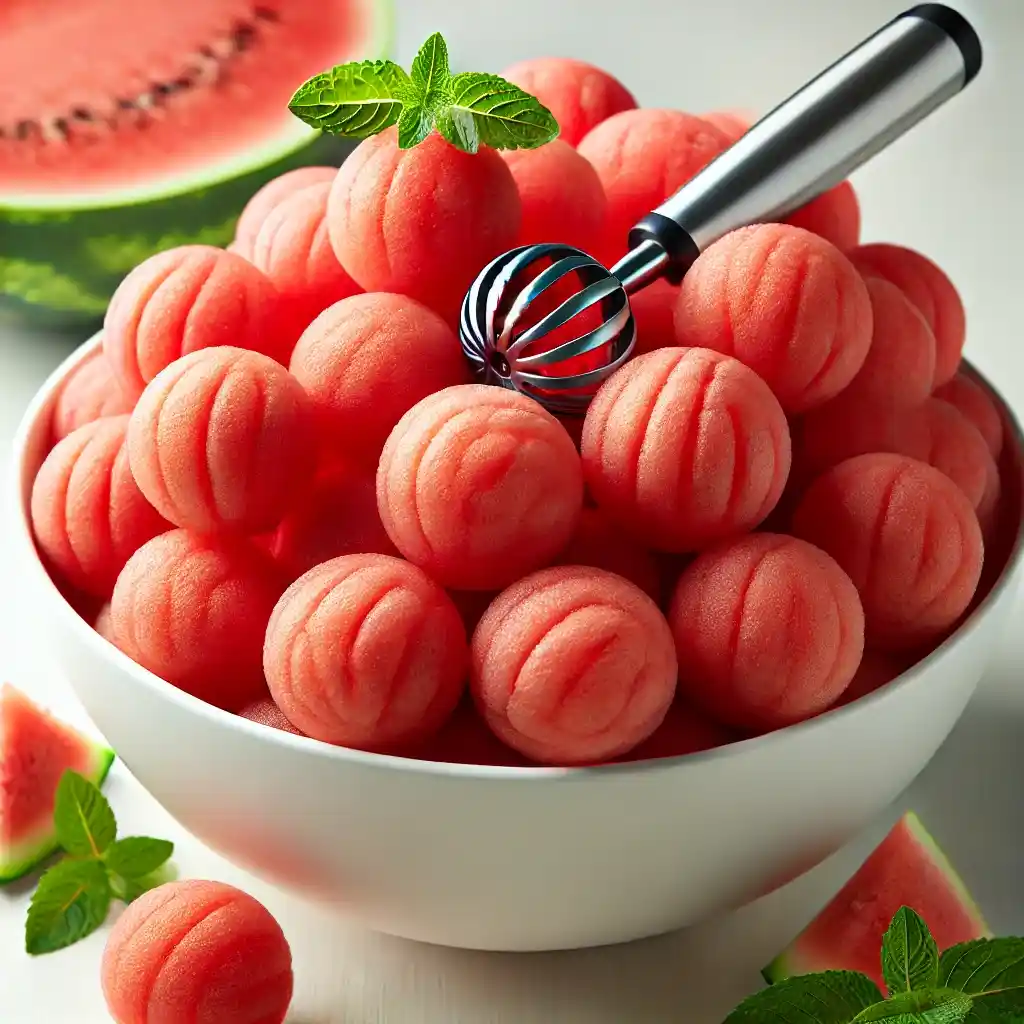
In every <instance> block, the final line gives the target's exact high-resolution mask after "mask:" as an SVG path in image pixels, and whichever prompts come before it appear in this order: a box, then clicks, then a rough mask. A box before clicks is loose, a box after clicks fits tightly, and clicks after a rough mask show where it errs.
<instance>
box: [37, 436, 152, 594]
mask: <svg viewBox="0 0 1024 1024" xmlns="http://www.w3.org/2000/svg"><path fill="white" fill-rule="evenodd" d="M127 432H128V417H127V416H106V417H103V418H102V419H98V420H94V421H93V422H92V423H87V424H86V425H85V426H84V427H79V428H78V429H77V430H75V431H72V432H71V433H70V434H68V436H67V437H65V438H64V440H63V441H60V442H59V443H58V444H57V445H56V447H54V449H53V450H52V451H51V452H50V454H49V455H47V457H46V460H45V461H44V462H43V465H42V466H41V467H40V469H39V472H38V474H37V475H36V479H35V482H34V483H33V485H32V500H31V515H32V530H33V532H34V533H35V537H36V542H37V543H38V545H39V547H40V549H41V550H42V553H43V554H44V555H45V556H46V558H47V559H48V560H49V562H50V563H51V564H52V565H53V566H54V568H55V569H56V570H57V571H58V572H60V573H61V574H62V575H63V576H65V577H66V578H67V579H68V580H69V581H70V582H71V583H72V584H73V585H74V586H76V587H78V588H80V589H82V590H84V591H86V592H88V593H90V594H93V595H95V596H97V597H109V596H110V595H111V593H113V590H114V582H115V581H116V580H117V576H118V573H120V571H121V570H122V569H123V568H124V564H125V562H127V561H128V559H129V558H130V557H131V556H132V554H134V553H135V552H136V551H137V550H138V549H139V548H140V547H142V545H143V544H145V543H146V541H148V540H150V539H151V538H153V537H155V536H156V535H157V534H158V533H163V531H164V530H168V529H170V524H169V523H167V522H165V521H164V519H163V518H162V517H161V516H160V514H159V513H158V512H157V510H156V509H155V508H153V506H152V505H151V504H150V503H149V502H148V501H147V500H146V498H145V497H144V496H143V493H142V491H140V490H139V487H138V485H137V484H136V483H135V479H134V478H133V476H132V473H131V470H130V468H129V466H128V451H127V448H126V446H125V437H126V435H127Z"/></svg>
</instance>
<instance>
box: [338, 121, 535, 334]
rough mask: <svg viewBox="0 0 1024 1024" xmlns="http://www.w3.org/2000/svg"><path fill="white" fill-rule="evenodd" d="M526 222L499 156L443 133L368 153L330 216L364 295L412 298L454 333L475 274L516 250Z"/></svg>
mask: <svg viewBox="0 0 1024 1024" xmlns="http://www.w3.org/2000/svg"><path fill="white" fill-rule="evenodd" d="M521 219H522V209H521V206H520V202H519V190H518V189H517V188H516V183H515V180H514V179H513V177H512V172H511V171H510V170H509V169H508V166H507V165H506V163H505V161H504V160H502V159H501V157H500V156H499V155H498V154H497V153H496V152H495V151H494V150H493V149H488V148H483V149H481V150H480V151H479V152H478V153H475V154H470V153H465V152H463V151H462V150H460V149H457V148H456V147H455V146H452V145H451V144H450V143H448V142H446V141H445V140H444V139H443V138H442V137H441V136H440V135H437V134H435V135H430V136H428V137H427V138H426V139H425V140H424V141H423V142H421V143H420V144H419V145H418V146H415V147H413V148H412V149H407V150H402V149H399V148H398V134H397V130H396V129H395V128H389V129H388V130H387V131H385V132H381V134H379V135H375V136H373V137H372V138H369V139H366V140H365V141H364V142H361V143H360V144H359V146H358V147H357V149H356V150H355V152H354V153H353V154H352V155H351V156H350V157H349V158H348V159H347V160H346V161H345V163H344V164H343V165H342V167H341V170H340V171H339V172H338V176H337V178H336V179H335V181H334V187H333V188H332V190H331V196H330V201H329V203H328V208H327V225H328V229H329V231H330V237H331V245H333V246H334V251H335V253H336V254H337V257H338V259H339V260H340V261H341V265H342V266H343V267H344V268H345V270H346V271H347V272H348V273H349V274H351V276H352V278H353V279H354V280H355V281H356V282H357V283H358V284H359V285H360V286H361V287H362V288H364V289H365V290H366V291H368V292H370V291H378V292H399V293H401V294H403V295H408V296H410V297H411V298H414V299H417V300H418V301H420V302H422V303H424V305H427V306H429V307H430V308H431V309H434V310H436V311H437V312H438V313H440V314H441V315H442V316H443V317H444V318H445V319H446V320H447V321H448V322H449V323H451V324H457V323H458V317H459V311H460V309H461V306H462V300H463V298H464V297H465V294H466V291H467V289H468V288H469V286H470V285H471V284H472V283H473V279H474V278H475V277H476V275H477V274H478V273H480V271H481V270H482V269H483V268H484V266H485V265H486V264H487V263H489V262H490V261H491V260H492V259H494V257H496V256H499V255H501V253H503V252H506V251H507V250H508V249H511V248H512V247H513V246H514V245H515V243H516V239H517V238H518V237H519V228H520V222H521Z"/></svg>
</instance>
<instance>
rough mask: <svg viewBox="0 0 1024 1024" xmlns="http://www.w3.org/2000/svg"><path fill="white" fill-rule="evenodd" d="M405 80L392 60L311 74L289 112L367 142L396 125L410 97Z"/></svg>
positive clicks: (299, 90) (333, 132)
mask: <svg viewBox="0 0 1024 1024" xmlns="http://www.w3.org/2000/svg"><path fill="white" fill-rule="evenodd" d="M411 95H412V87H411V85H410V82H409V76H408V75H407V74H406V73H405V72H404V71H403V70H402V68H400V67H399V66H398V65H397V64H395V63H394V62H393V61H390V60H365V61H357V62H355V63H352V64H339V65H338V66H337V67H334V68H331V70H330V71H325V72H323V74H319V75H314V76H313V77H312V78H310V79H309V80H308V81H306V82H304V83H303V84H302V85H300V86H299V88H298V89H296V91H295V94H294V95H293V96H292V98H291V99H290V100H289V101H288V109H289V110H290V111H291V112H292V113H293V114H294V115H295V116H296V117H297V118H299V120H301V121H305V123H306V124H308V125H310V126H311V127H313V128H319V129H320V130H321V131H324V132H327V133H329V134H330V135H339V136H342V137H343V138H346V139H368V138H369V137H370V136H371V135H376V134H377V133H378V132H382V131H384V129H385V128H390V127H391V125H393V124H395V123H396V122H397V121H398V118H399V117H400V116H401V113H402V106H403V104H404V102H405V101H406V100H408V99H410V98H411Z"/></svg>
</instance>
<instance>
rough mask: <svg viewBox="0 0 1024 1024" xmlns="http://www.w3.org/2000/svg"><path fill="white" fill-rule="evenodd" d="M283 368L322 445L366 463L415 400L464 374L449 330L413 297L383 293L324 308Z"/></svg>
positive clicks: (466, 376) (464, 367)
mask: <svg viewBox="0 0 1024 1024" xmlns="http://www.w3.org/2000/svg"><path fill="white" fill-rule="evenodd" d="M290 368H291V372H292V373H293V374H294V375H295V378H296V380H298V382H299V383H300V384H301V385H302V386H303V388H305V390H306V393H307V394H308V395H309V396H310V398H311V400H312V403H313V407H314V409H315V412H316V418H317V427H318V432H319V437H320V441H321V444H322V446H323V447H325V448H326V449H327V451H329V452H337V453H339V454H347V455H349V456H350V457H355V458H360V459H363V460H364V461H370V462H373V463H376V461H377V459H378V457H379V456H380V453H381V449H382V448H383V447H384V442H385V441H386V440H387V438H388V434H390V433H391V431H392V430H393V429H394V426H395V424H396V423H398V421H399V420H400V419H401V418H402V416H403V415H404V414H405V413H406V412H408V410H409V409H411V408H412V407H413V406H414V405H415V404H416V403H417V402H418V401H420V399H423V398H426V397H427V395H431V394H433V393H434V392H435V391H440V390H441V389H442V388H446V387H449V386H450V385H454V384H461V383H463V382H465V381H467V380H468V379H469V371H468V368H467V365H466V360H465V358H464V356H463V354H462V349H461V348H460V346H459V339H458V337H457V336H456V335H455V332H454V331H453V330H452V328H451V327H449V326H448V324H447V323H445V321H444V320H442V319H441V317H440V316H438V314H437V313H435V312H434V311H433V310H431V309H429V308H428V307H427V306H424V305H422V304H421V303H419V302H417V301H416V300H415V299H411V298H409V297H408V296H405V295H394V294H389V293H386V292H369V293H367V294H365V295H354V296H352V297H351V298H348V299H344V300H343V301H341V302H338V303H336V304H335V305H333V306H331V307H330V308H328V309H326V310H324V312H323V313H321V314H320V316H318V317H317V318H316V319H315V320H314V321H313V322H312V323H311V324H310V325H309V327H307V328H306V330H305V331H304V332H303V334H302V337H301V338H300V339H299V342H298V344H297V345H296V346H295V351H294V352H293V353H292V359H291V364H290Z"/></svg>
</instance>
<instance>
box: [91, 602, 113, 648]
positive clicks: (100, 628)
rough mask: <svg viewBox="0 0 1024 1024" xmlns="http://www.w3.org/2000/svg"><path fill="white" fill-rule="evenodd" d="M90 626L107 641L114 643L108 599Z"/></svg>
mask: <svg viewBox="0 0 1024 1024" xmlns="http://www.w3.org/2000/svg"><path fill="white" fill-rule="evenodd" d="M92 628H93V629H94V630H96V632H97V633H99V635H100V636H101V637H103V639H104V640H106V641H107V642H108V643H114V623H113V620H112V619H111V617H110V602H109V601H108V602H107V603H106V604H105V605H104V606H103V607H102V608H100V610H99V613H98V614H97V616H96V621H95V622H93V624H92Z"/></svg>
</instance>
